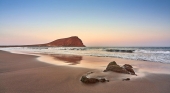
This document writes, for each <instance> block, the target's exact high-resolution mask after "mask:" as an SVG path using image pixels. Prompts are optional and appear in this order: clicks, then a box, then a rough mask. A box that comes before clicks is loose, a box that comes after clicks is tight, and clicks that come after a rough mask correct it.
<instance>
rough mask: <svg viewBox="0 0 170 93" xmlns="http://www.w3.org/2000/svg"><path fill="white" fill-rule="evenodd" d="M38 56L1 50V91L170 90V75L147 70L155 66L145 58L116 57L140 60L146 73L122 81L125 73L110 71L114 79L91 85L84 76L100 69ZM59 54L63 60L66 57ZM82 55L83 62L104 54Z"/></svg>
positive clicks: (97, 92)
mask: <svg viewBox="0 0 170 93" xmlns="http://www.w3.org/2000/svg"><path fill="white" fill-rule="evenodd" d="M37 58H38V56H32V55H23V54H13V53H9V52H4V51H0V93H170V89H169V86H170V75H169V74H168V73H167V74H166V73H162V74H160V73H159V74H158V73H149V72H147V71H149V70H154V69H152V68H151V69H145V66H146V64H145V62H142V61H141V62H138V63H136V61H130V60H120V59H115V60H116V61H119V62H118V64H124V63H131V62H132V64H133V65H135V64H136V65H135V66H137V67H136V70H137V68H138V69H140V67H141V68H142V69H143V70H138V71H137V72H138V73H139V74H140V73H144V74H145V76H142V77H140V76H139V77H138V76H137V77H138V78H134V79H133V78H132V79H131V80H130V81H122V80H121V79H122V78H123V76H122V75H120V74H119V75H117V74H116V73H106V74H112V75H111V77H109V79H110V80H111V81H110V82H106V83H97V84H90V85H89V84H88V85H87V84H83V83H81V82H80V77H81V76H82V75H83V74H85V73H87V72H90V71H93V72H95V71H96V73H97V71H98V70H96V69H92V68H84V67H81V66H80V67H72V66H63V65H53V64H48V63H45V62H40V61H38V60H37ZM58 58H59V59H60V62H62V60H63V58H61V57H58ZM61 59H62V60H61ZM80 59H81V61H80V63H79V64H84V63H90V62H93V61H95V60H98V61H99V60H101V59H102V58H101V59H100V58H99V59H98V58H97V57H82V58H81V57H77V59H76V60H80ZM74 60H75V59H74ZM110 60H112V59H107V58H106V59H103V61H110ZM67 61H68V59H67ZM63 62H64V61H63ZM76 64H77V63H76ZM104 64H105V63H104ZM148 64H149V67H151V66H152V65H153V66H155V63H148ZM160 64H161V63H160ZM157 65H159V64H156V66H157ZM101 66H102V65H101ZM138 66H139V67H138ZM160 66H161V68H160V70H161V69H162V68H163V67H166V68H167V69H169V65H167V64H161V65H160ZM158 68H159V67H158ZM163 71H164V70H163ZM151 72H152V71H151ZM101 73H102V72H99V74H100V75H103V76H105V74H101ZM115 78H116V79H115Z"/></svg>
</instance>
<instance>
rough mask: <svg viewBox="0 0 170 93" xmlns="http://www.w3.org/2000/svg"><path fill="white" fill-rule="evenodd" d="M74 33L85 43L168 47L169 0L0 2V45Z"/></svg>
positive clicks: (52, 38) (169, 42)
mask: <svg viewBox="0 0 170 93" xmlns="http://www.w3.org/2000/svg"><path fill="white" fill-rule="evenodd" d="M70 36H78V37H79V38H80V39H81V40H82V41H83V43H84V45H86V46H162V47H169V46H170V0H0V45H25V44H26V45H27V44H41V43H47V42H50V41H53V40H56V39H59V38H65V37H70Z"/></svg>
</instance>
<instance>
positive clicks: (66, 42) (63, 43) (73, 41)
mask: <svg viewBox="0 0 170 93" xmlns="http://www.w3.org/2000/svg"><path fill="white" fill-rule="evenodd" d="M50 46H51V47H85V45H84V44H83V42H82V40H81V39H80V38H78V37H77V36H72V37H68V38H61V39H57V40H54V41H52V42H49V43H45V44H34V45H12V46H0V47H50Z"/></svg>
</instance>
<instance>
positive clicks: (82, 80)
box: [81, 76, 99, 84]
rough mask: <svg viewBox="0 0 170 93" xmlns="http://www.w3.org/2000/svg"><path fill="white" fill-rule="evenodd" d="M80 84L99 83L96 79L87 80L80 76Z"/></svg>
mask: <svg viewBox="0 0 170 93" xmlns="http://www.w3.org/2000/svg"><path fill="white" fill-rule="evenodd" d="M81 82H83V83H87V84H94V83H97V82H99V80H98V79H96V78H87V77H86V76H82V77H81Z"/></svg>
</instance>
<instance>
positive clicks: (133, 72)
mask: <svg viewBox="0 0 170 93" xmlns="http://www.w3.org/2000/svg"><path fill="white" fill-rule="evenodd" d="M123 67H124V68H125V69H126V70H127V71H128V72H129V73H130V74H131V75H136V74H135V71H134V70H133V69H132V68H133V67H132V66H131V65H129V64H125V65H123Z"/></svg>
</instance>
